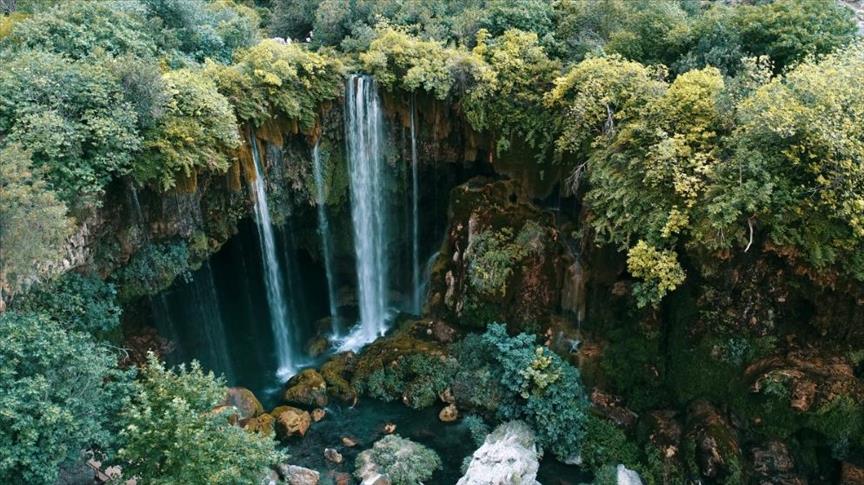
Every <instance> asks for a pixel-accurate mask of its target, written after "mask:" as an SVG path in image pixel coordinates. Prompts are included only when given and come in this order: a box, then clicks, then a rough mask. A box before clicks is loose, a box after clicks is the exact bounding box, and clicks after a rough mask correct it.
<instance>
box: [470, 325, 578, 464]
mask: <svg viewBox="0 0 864 485" xmlns="http://www.w3.org/2000/svg"><path fill="white" fill-rule="evenodd" d="M483 340H484V341H485V342H486V343H487V344H489V345H491V346H492V347H493V348H494V349H495V350H496V352H494V353H493V358H494V359H495V361H496V363H497V365H499V366H500V367H501V369H502V374H501V385H502V386H503V387H504V389H505V390H506V392H507V395H506V397H505V399H504V401H503V403H502V405H501V406H500V408H499V409H498V416H499V418H501V419H503V420H513V419H519V420H523V421H525V422H526V423H528V424H529V425H530V426H531V428H532V429H534V431H535V432H536V433H537V441H538V442H539V443H540V444H541V445H542V446H544V447H546V448H548V449H549V450H551V451H552V453H554V454H555V456H556V457H558V458H559V459H561V460H565V459H567V458H569V457H571V456H573V455H574V454H576V453H578V452H579V445H580V443H581V442H582V438H583V426H584V423H585V419H586V414H585V410H586V408H587V399H586V397H585V393H584V390H583V389H582V384H581V382H580V379H579V371H578V370H576V369H575V368H574V367H573V366H571V365H570V364H568V363H567V362H565V361H563V360H562V359H561V358H560V357H559V356H558V355H557V354H555V353H554V352H552V351H550V350H549V349H548V348H546V347H543V346H537V345H536V344H535V337H534V336H532V335H528V334H519V335H517V336H515V337H509V336H508V335H507V330H506V327H505V326H504V325H500V324H490V325H489V327H488V329H487V330H486V333H485V334H483Z"/></svg>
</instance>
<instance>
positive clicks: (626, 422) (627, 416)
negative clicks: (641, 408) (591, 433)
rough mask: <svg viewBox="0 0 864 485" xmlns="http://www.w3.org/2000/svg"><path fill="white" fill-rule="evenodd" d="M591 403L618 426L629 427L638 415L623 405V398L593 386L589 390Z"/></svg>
mask: <svg viewBox="0 0 864 485" xmlns="http://www.w3.org/2000/svg"><path fill="white" fill-rule="evenodd" d="M591 403H592V404H593V405H594V407H595V408H596V409H597V410H598V411H600V414H602V415H603V416H605V417H606V418H608V419H609V420H610V421H612V422H613V423H615V424H617V425H618V426H623V427H625V428H630V427H632V426H633V425H634V424H636V419H638V418H639V416H638V415H637V414H636V413H634V412H633V411H631V410H629V409H627V407H625V406H624V400H623V399H622V398H621V397H619V396H616V395H614V394H609V393H607V392H604V391H601V390H600V389H597V388H594V390H593V391H592V392H591Z"/></svg>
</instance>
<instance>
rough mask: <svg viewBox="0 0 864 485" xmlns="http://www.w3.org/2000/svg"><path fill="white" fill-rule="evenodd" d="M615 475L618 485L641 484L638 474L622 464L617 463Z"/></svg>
mask: <svg viewBox="0 0 864 485" xmlns="http://www.w3.org/2000/svg"><path fill="white" fill-rule="evenodd" d="M616 475H617V477H616V479H617V481H618V485H642V479H641V478H639V474H638V473H636V472H634V471H633V470H631V469H629V468H627V467H626V466H624V465H618V468H617V473H616Z"/></svg>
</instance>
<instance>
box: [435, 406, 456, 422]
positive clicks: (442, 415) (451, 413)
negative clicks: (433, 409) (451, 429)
mask: <svg viewBox="0 0 864 485" xmlns="http://www.w3.org/2000/svg"><path fill="white" fill-rule="evenodd" d="M438 419H440V420H441V421H443V422H445V423H452V422H453V421H456V420H457V419H459V410H458V409H457V408H456V405H455V404H448V405H447V406H445V407H444V409H442V410H441V412H439V413H438Z"/></svg>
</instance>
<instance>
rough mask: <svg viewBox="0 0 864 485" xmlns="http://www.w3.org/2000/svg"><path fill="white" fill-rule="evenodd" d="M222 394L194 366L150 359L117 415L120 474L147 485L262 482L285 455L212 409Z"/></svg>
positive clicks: (217, 385) (220, 385) (225, 411)
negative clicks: (167, 365)
mask: <svg viewBox="0 0 864 485" xmlns="http://www.w3.org/2000/svg"><path fill="white" fill-rule="evenodd" d="M225 392H226V390H225V387H224V382H223V381H222V380H221V379H218V378H216V377H214V376H213V373H212V372H211V373H205V372H204V371H203V370H202V369H201V366H200V365H198V363H197V362H193V363H192V365H191V366H190V367H189V368H188V369H187V368H186V367H185V366H183V365H181V366H180V367H178V368H176V369H174V370H171V369H166V368H165V367H164V366H163V365H162V363H161V362H159V360H158V359H157V358H156V357H155V356H154V355H153V354H150V356H149V360H148V362H147V365H146V366H145V367H144V368H143V369H141V371H140V376H139V379H138V380H137V381H136V382H135V384H134V392H133V396H132V399H131V400H130V401H129V402H128V404H127V405H126V406H125V407H124V409H123V411H122V413H121V419H120V421H121V424H122V427H123V430H122V431H121V432H120V435H119V441H120V449H119V452H118V457H119V458H120V459H121V460H122V461H123V471H124V474H126V476H130V477H132V476H134V477H137V478H138V480H139V481H143V482H145V483H151V484H177V483H200V484H213V485H217V484H219V485H221V484H245V483H258V482H259V481H261V480H262V478H264V477H265V476H266V474H267V470H268V467H269V466H271V465H275V464H276V463H278V462H279V461H280V460H281V459H282V458H284V457H283V456H282V454H281V453H280V452H278V451H276V448H275V446H276V442H275V441H274V440H273V437H272V436H264V435H262V434H258V433H250V432H247V431H245V430H243V429H242V428H240V427H238V426H234V425H231V424H230V422H229V418H230V417H231V415H232V414H233V413H234V412H236V411H234V410H232V409H231V408H224V409H214V408H216V406H217V405H218V404H219V403H220V402H221V401H222V400H223V399H224V397H225Z"/></svg>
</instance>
